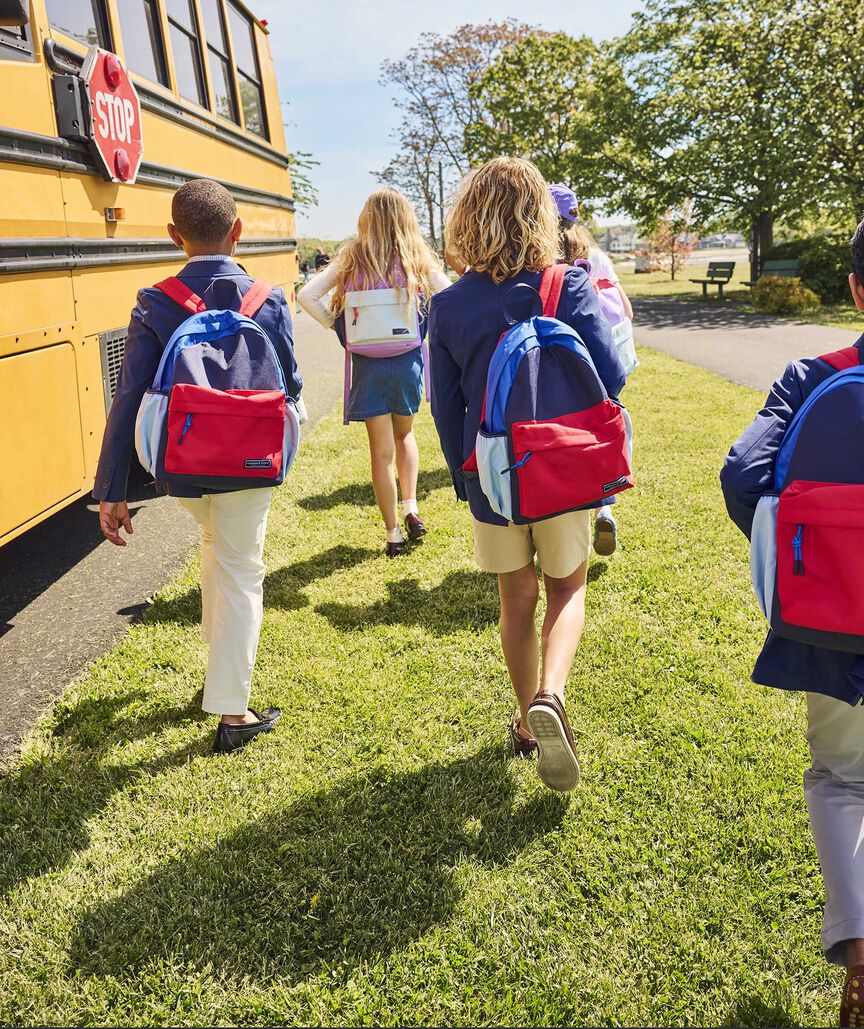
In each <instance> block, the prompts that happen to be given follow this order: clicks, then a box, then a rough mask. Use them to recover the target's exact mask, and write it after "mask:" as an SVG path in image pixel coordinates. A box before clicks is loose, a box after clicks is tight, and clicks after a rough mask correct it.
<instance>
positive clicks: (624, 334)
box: [574, 261, 639, 377]
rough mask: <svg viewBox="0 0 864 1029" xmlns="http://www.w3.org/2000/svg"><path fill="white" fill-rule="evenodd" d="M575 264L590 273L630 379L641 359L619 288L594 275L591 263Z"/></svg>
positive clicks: (631, 323)
mask: <svg viewBox="0 0 864 1029" xmlns="http://www.w3.org/2000/svg"><path fill="white" fill-rule="evenodd" d="M574 264H575V265H576V266H577V267H582V268H584V269H585V270H586V271H587V272H588V276H589V278H590V279H591V285H592V286H593V287H594V292H595V293H596V294H597V302H598V303H599V304H600V310H601V311H602V312H603V314H604V316H605V318H606V321H607V322H609V328H610V329H611V330H612V342H613V343H614V344H615V349H616V350H617V351H618V360H619V361H620V362H621V364H622V366H623V367H624V374H625V375H626V376H628V377H629V376H630V373H631V372H633V371H635V370H636V369H637V368H638V367H639V358H638V357H637V356H636V341H635V339H634V338H633V322H632V321H631V320H630V319H629V318H628V317H627V313H626V311H625V310H624V301H623V300H622V299H621V294H620V293H619V292H618V287H617V285H616V284H615V283H614V282H613V281H612V280H611V279H603V278H597V277H596V276H594V275H592V274H591V262H590V261H575V262H574Z"/></svg>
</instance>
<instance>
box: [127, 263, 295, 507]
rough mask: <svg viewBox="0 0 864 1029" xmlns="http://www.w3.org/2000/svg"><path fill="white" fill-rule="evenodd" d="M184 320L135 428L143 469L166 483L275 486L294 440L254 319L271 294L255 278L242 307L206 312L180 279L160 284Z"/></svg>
mask: <svg viewBox="0 0 864 1029" xmlns="http://www.w3.org/2000/svg"><path fill="white" fill-rule="evenodd" d="M155 288H156V289H160V290H161V291H162V292H163V293H164V294H165V295H166V296H168V297H170V298H171V299H172V300H174V301H176V302H177V303H178V304H180V305H181V306H182V307H184V308H185V309H186V310H187V311H188V312H189V314H190V316H189V317H188V318H187V319H186V320H185V321H184V322H182V323H181V324H180V325H179V326H178V327H177V329H176V330H175V331H174V334H173V335H172V336H171V339H170V340H169V341H168V345H167V346H166V347H165V350H164V351H163V353H162V359H161V360H160V362H159V368H158V370H157V372H156V376H155V378H154V379H153V384H152V385H151V387H150V389H149V390H148V391H147V393H146V394H145V395H144V399H143V401H142V402H141V407H140V408H139V411H138V418H137V420H136V423H135V448H136V450H137V452H138V458H139V460H140V461H141V464H142V465H144V467H145V468H146V469H147V470H148V471H149V472H150V474H151V475H153V477H154V478H156V479H159V480H161V481H163V482H176V483H183V484H185V485H187V486H194V487H195V488H203V489H215V490H241V489H253V488H260V487H264V486H278V485H279V484H280V483H281V482H282V481H283V480H284V478H285V476H286V474H287V473H288V469H289V468H290V467H291V463H292V461H293V460H294V455H295V453H296V452H297V444H298V441H299V434H300V423H299V419H298V416H297V412H296V410H295V408H294V403H293V401H291V400H290V399H289V398H288V397H287V395H286V391H285V377H284V374H283V372H282V366H281V365H280V363H279V358H278V356H277V354H276V348H275V347H274V346H273V342H272V341H271V339H270V337H269V336H268V335H267V333H266V332H265V331H264V329H262V328H261V326H260V325H259V324H258V323H257V322H256V321H253V317H254V315H255V314H257V312H258V311H259V310H260V309H261V307H262V306H263V304H264V302H265V301H266V300H267V298H268V297H269V296H270V293H271V288H270V286H268V285H267V284H266V283H263V282H258V281H256V282H253V283H252V285H251V286H250V287H249V289H248V291H247V292H246V295H245V296H244V297H243V301H242V303H241V305H240V309H239V310H238V311H225V310H212V311H211V310H207V307H206V305H205V303H204V301H203V300H202V299H201V298H200V297H199V296H197V295H196V294H195V293H193V292H192V291H191V290H190V289H189V288H188V287H187V286H184V285H183V283H182V282H181V281H180V280H179V279H177V278H174V277H172V278H169V279H165V280H164V281H163V282H159V283H157V284H156V287H155Z"/></svg>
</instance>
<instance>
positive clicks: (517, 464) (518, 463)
mask: <svg viewBox="0 0 864 1029" xmlns="http://www.w3.org/2000/svg"><path fill="white" fill-rule="evenodd" d="M533 454H534V451H533V450H529V451H528V453H527V454H526V455H525V456H524V457H523V458H522V460H521V461H517V462H516V464H511V465H510V467H509V468H504V469H502V471H501V474H502V475H506V474H507V473H508V472H515V471H516V469H517V468H521V467H522V465H524V464H525V462H526V461H527V460H528V458H529V457H532V456H533Z"/></svg>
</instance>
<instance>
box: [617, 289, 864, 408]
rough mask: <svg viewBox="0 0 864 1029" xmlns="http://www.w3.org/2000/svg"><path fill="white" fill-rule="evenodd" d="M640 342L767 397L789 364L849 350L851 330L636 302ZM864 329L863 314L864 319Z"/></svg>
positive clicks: (713, 305) (715, 305)
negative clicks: (748, 387)
mask: <svg viewBox="0 0 864 1029" xmlns="http://www.w3.org/2000/svg"><path fill="white" fill-rule="evenodd" d="M633 323H634V325H635V333H636V342H637V344H639V343H641V344H644V345H645V346H649V347H653V348H654V349H655V350H662V351H663V352H664V353H666V354H670V355H671V356H672V357H677V358H678V359H679V360H681V361H687V362H688V363H689V364H695V365H699V367H700V368H707V369H708V371H709V372H714V373H715V374H716V375H720V376H722V377H723V378H724V379H729V380H730V381H732V382H739V383H741V384H742V385H743V386H752V387H753V388H754V389H758V390H761V391H762V392H764V393H767V392H768V390H769V389H770V388H771V384H772V383H773V382H774V380H775V379H777V378H778V376H779V375H781V373H782V372H783V369H784V368H785V367H786V365H787V364H788V363H789V362H790V361H795V360H797V359H798V358H800V357H818V356H819V354H825V353H829V352H830V351H832V350H839V349H840V348H841V347H848V346H851V344H852V343H854V342H855V340H856V339H857V338H858V336H859V335H860V332H855V331H854V330H851V329H845V330H844V329H832V328H830V327H828V326H826V325H807V324H804V323H798V322H791V321H778V319H776V318H772V317H769V316H767V315H766V316H763V315H758V314H746V313H744V312H743V311H740V310H737V309H736V308H735V307H733V306H732V305H731V304H727V303H725V302H723V301H713V302H708V303H698V302H691V301H681V300H674V299H669V298H664V297H636V298H634V300H633ZM862 325H864V316H862Z"/></svg>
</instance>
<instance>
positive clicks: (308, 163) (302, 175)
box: [288, 150, 321, 207]
mask: <svg viewBox="0 0 864 1029" xmlns="http://www.w3.org/2000/svg"><path fill="white" fill-rule="evenodd" d="M320 163H321V162H320V161H316V160H315V158H314V157H313V156H312V154H310V153H308V152H307V151H305V150H294V151H292V152H291V153H289V154H288V170H289V171H290V173H291V192H292V195H293V197H294V203H295V204H296V205H297V206H298V207H317V206H318V189H317V188H316V186H315V184H314V183H313V181H312V177H311V175H310V174H309V173H310V172H311V171H312V169H313V168H317V167H318V165H319V164H320Z"/></svg>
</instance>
